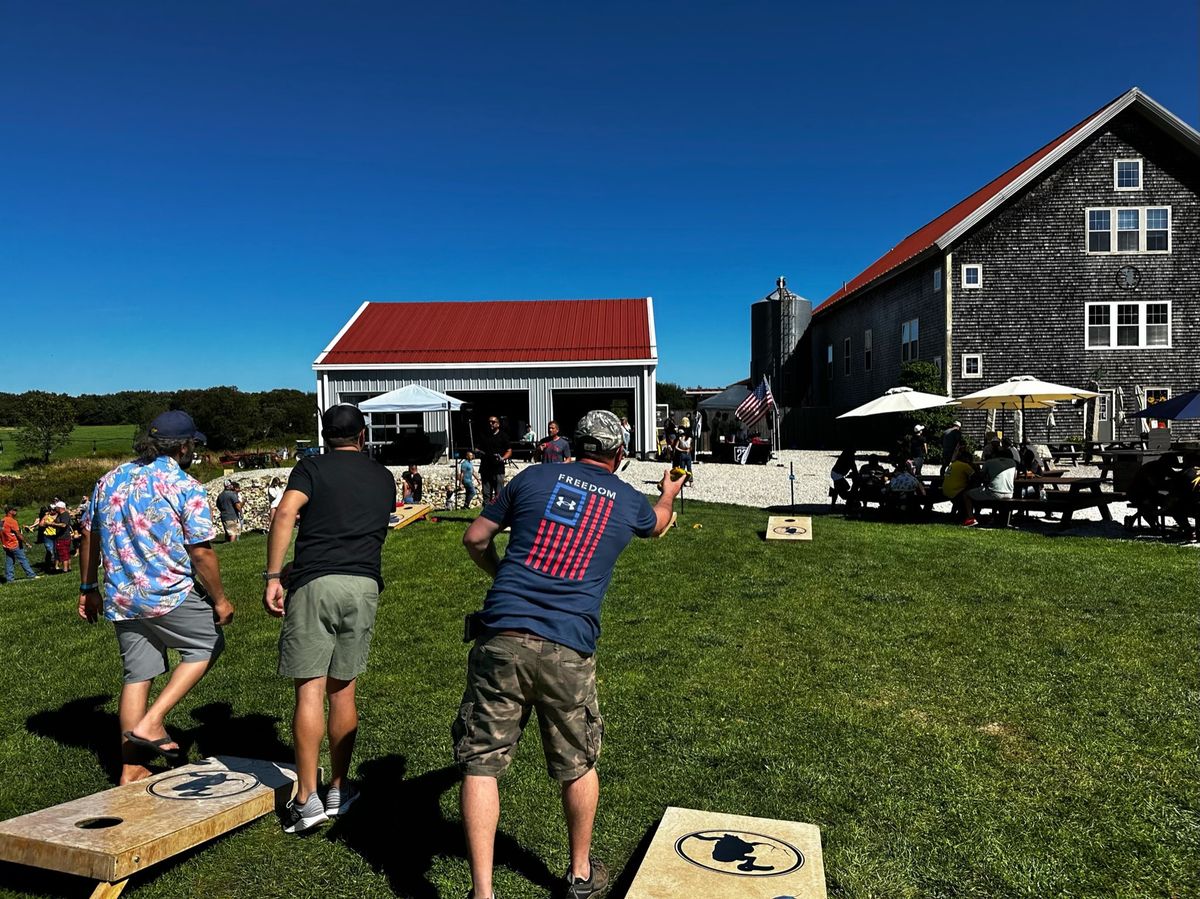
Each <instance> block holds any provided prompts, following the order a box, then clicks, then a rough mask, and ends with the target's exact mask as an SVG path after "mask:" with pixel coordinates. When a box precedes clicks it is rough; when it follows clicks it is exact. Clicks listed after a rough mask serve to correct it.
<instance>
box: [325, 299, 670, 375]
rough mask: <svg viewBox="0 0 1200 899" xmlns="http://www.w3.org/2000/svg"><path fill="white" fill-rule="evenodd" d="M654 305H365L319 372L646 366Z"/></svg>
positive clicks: (635, 302)
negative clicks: (640, 362) (385, 367)
mask: <svg viewBox="0 0 1200 899" xmlns="http://www.w3.org/2000/svg"><path fill="white" fill-rule="evenodd" d="M651 329H652V325H651V322H650V302H649V300H647V299H645V298H643V299H620V300H491V301H485V302H459V303H431V302H420V303H367V304H366V306H365V307H364V308H363V309H362V311H361V312H360V313H359V315H358V316H357V318H355V319H354V320H353V321H352V322H351V324H350V326H349V327H348V328H347V329H346V331H345V333H344V334H341V335H340V336H339V337H338V338H336V340H335V342H334V344H333V345H332V346H331V347H330V348H329V349H328V351H327V352H325V353H324V354H322V356H321V357H318V359H317V362H316V364H317V365H377V364H395V365H421V364H439V363H455V362H460V363H481V362H485V363H486V362H498V363H503V362H567V361H603V360H624V359H649V358H652V356H653V355H654V354H653V351H652V349H651V345H650V333H651Z"/></svg>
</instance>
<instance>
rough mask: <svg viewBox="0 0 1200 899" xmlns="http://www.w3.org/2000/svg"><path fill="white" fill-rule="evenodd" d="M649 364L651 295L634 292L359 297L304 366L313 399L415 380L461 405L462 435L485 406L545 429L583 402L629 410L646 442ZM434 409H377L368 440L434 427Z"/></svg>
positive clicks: (355, 398) (573, 415) (513, 430)
mask: <svg viewBox="0 0 1200 899" xmlns="http://www.w3.org/2000/svg"><path fill="white" fill-rule="evenodd" d="M657 365H658V348H657V343H656V338H655V333H654V303H653V300H652V299H651V298H650V297H642V298H635V299H580V300H487V301H464V302H411V303H386V302H366V303H363V304H362V305H361V306H360V307H359V308H358V311H357V312H355V313H354V315H353V316H351V318H350V319H349V321H347V322H346V324H345V325H344V326H343V327H342V329H341V330H340V331H339V332H338V333H337V334H336V335H335V336H334V338H333V340H331V341H330V342H329V345H328V346H326V347H325V349H324V350H323V351H322V352H321V354H320V355H319V356H318V357H317V358H316V360H315V361H314V362H313V370H314V371H315V372H316V373H317V392H318V401H319V403H320V405H321V408H322V409H325V408H328V407H329V406H331V405H333V404H335V403H338V402H353V403H359V402H362V401H363V400H364V399H369V398H371V397H374V396H378V395H380V394H383V393H387V392H389V391H391V390H394V389H396V388H398V387H401V386H404V385H405V384H410V383H419V384H422V385H424V386H426V387H431V388H433V389H435V390H440V391H442V392H443V393H448V394H451V395H452V396H455V397H458V398H459V399H463V400H465V401H467V402H468V403H469V404H470V405H469V411H467V412H464V413H457V412H456V413H454V417H455V428H454V433H455V434H457V435H460V436H461V437H462V438H463V439H466V436H465V435H468V434H470V433H471V432H472V431H475V432H482V430H483V427H484V424H485V422H486V419H487V418H488V417H489V416H491V415H498V416H500V417H501V418H502V419H503V420H504V423H505V427H506V428H507V430H508V432H509V433H510V436H512V437H513V438H514V439H516V438H517V437H519V436H521V435H522V434H523V433H524V430H525V428H526V426H529V427H532V429H533V431H534V432H535V433H536V434H538V435H539V436H540V435H541V434H544V432H545V427H546V424H547V422H548V421H549V420H550V419H556V420H558V421H559V425H560V428H561V429H562V430H563V432H564V433H570V431H571V430H572V429H573V427H574V424H575V420H576V419H578V418H579V416H580V415H582V414H583V412H585V411H588V409H593V408H611V409H613V411H615V412H617V413H618V414H620V415H623V416H625V417H627V418H628V419H629V421H630V423H631V429H632V431H633V434H634V448H635V451H638V450H641V449H643V448H649V447H650V446H651V445H652V440H653V435H654V417H653V416H654V386H655V376H656V370H657ZM444 414H445V413H425V414H424V415H423V416H421V418H420V421H418V419H417V417H416V416H409V417H408V418H405V417H403V416H399V415H393V416H386V417H384V416H376V417H375V419H374V420H373V421H372V434H371V438H372V442H374V443H377V444H383V443H387V442H388V441H391V440H393V439H395V438H396V437H397V436H398V435H399V434H400V433H401V432H402V431H403V430H404V429H406V428H413V427H417V426H423V427H424V428H425V430H426V431H428V432H429V433H434V432H438V431H441V430H442V429H443V426H444V418H442V419H441V420H440V421H441V424H439V423H438V421H437V420H435V419H438V417H439V416H444ZM455 443H456V444H458V443H459V440H458V439H456V440H455ZM459 448H460V449H465V446H464V447H459Z"/></svg>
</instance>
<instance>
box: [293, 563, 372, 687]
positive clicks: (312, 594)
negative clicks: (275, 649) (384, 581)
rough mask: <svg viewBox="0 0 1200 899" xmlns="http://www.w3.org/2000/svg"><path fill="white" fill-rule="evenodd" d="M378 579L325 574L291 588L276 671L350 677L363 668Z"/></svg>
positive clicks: (302, 677)
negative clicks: (300, 585) (277, 669)
mask: <svg viewBox="0 0 1200 899" xmlns="http://www.w3.org/2000/svg"><path fill="white" fill-rule="evenodd" d="M378 605H379V583H378V582H377V581H376V580H375V579H374V578H371V577H362V576H360V575H353V574H327V575H324V576H323V577H319V578H316V579H315V580H311V581H309V582H308V583H307V584H305V585H304V586H302V587H299V588H298V589H296V590H293V591H291V592H290V593H289V594H288V596H287V600H286V603H285V605H284V612H283V627H282V628H281V629H280V631H279V673H280V675H282V676H283V677H291V678H296V679H299V680H305V679H308V678H312V677H326V676H328V677H332V678H335V679H336V680H344V681H352V680H354V679H355V678H356V677H358V676H359V675H360V674H362V673H363V672H364V671H366V670H367V656H368V655H369V654H370V651H371V634H372V633H373V632H374V630H375V611H376V609H377V608H378Z"/></svg>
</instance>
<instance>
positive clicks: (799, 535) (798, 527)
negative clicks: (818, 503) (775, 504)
mask: <svg viewBox="0 0 1200 899" xmlns="http://www.w3.org/2000/svg"><path fill="white" fill-rule="evenodd" d="M767 539H768V540H811V539H812V519H811V518H792V517H789V516H787V515H772V516H771V517H770V518H768V519H767Z"/></svg>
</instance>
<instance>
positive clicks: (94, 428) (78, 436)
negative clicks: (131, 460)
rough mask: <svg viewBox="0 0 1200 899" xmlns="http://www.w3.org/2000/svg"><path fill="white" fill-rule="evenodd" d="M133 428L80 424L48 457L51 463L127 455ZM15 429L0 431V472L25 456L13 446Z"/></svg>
mask: <svg viewBox="0 0 1200 899" xmlns="http://www.w3.org/2000/svg"><path fill="white" fill-rule="evenodd" d="M136 432H137V425H80V426H79V427H77V428H75V430H73V431H72V432H71V436H70V438H69V439H68V440H67V442H66V444H64V445H63V446H61V447H59V448H58V449H56V450H55V451H54V453H53V454H52V455H51V456H50V460H51V461H52V462H58V461H61V460H63V459H84V458H88V457H90V456H101V457H105V456H128V455H129V454H130V452H131V447H132V446H133V438H134V435H135V433H136ZM16 433H17V429H16V428H0V444H3V446H4V452H3V453H0V472H5V471H12V470H13V466H15V465H16V464H17V462H18V461H19V460H20V459H21V457H22V456H24V455H25V453H24V451H23V450H22V449H21V448H20V447H19V446H17V440H16Z"/></svg>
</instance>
